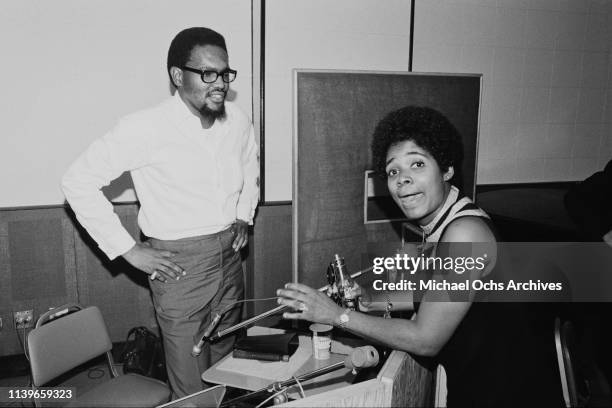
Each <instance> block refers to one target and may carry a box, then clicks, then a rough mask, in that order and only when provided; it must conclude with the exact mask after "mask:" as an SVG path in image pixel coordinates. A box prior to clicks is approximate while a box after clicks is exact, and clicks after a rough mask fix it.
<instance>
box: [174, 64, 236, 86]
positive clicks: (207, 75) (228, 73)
mask: <svg viewBox="0 0 612 408" xmlns="http://www.w3.org/2000/svg"><path fill="white" fill-rule="evenodd" d="M181 69H183V70H185V71H189V72H193V73H195V74H200V78H202V81H203V82H205V83H207V84H212V83H213V82H215V81H216V80H217V78H219V77H221V79H222V80H223V82H225V83H230V82H232V81H233V80H234V79H236V75H237V74H238V71H236V70H235V69H229V68H228V69H226V70H225V71H223V72H217V71H210V70H205V71H202V70H201V69H196V68H191V67H182V68H181Z"/></svg>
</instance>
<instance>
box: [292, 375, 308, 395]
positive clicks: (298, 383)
mask: <svg viewBox="0 0 612 408" xmlns="http://www.w3.org/2000/svg"><path fill="white" fill-rule="evenodd" d="M291 377H293V379H294V380H295V382H296V383H297V385H298V387H300V391H301V393H302V398H306V393H305V392H304V388H302V384H301V383H300V380H298V379H297V378H296V376H295V375H292V376H291Z"/></svg>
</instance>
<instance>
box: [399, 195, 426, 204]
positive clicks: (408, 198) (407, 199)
mask: <svg viewBox="0 0 612 408" xmlns="http://www.w3.org/2000/svg"><path fill="white" fill-rule="evenodd" d="M421 197H423V193H413V194H405V195H403V196H400V197H399V199H400V201H401V202H402V204H404V205H414V204H415V203H416V202H418V201H419V200H420V199H421Z"/></svg>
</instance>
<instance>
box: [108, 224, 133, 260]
mask: <svg viewBox="0 0 612 408" xmlns="http://www.w3.org/2000/svg"><path fill="white" fill-rule="evenodd" d="M135 244H136V240H135V239H134V238H132V236H131V235H130V234H129V233H128V232H127V231H122V233H121V234H120V235H117V236H115V237H113V239H112V240H110V241H109V242H106V243H104V244H102V243H101V244H100V245H99V246H100V249H101V250H102V251H104V253H105V254H106V256H108V259H110V260H111V261H112V260H113V259H115V258H117V257H118V256H121V255H123V254H125V253H126V252H127V251H129V250H130V249H132V247H133V246H134V245H135Z"/></svg>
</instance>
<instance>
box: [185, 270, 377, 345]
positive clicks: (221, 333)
mask: <svg viewBox="0 0 612 408" xmlns="http://www.w3.org/2000/svg"><path fill="white" fill-rule="evenodd" d="M372 269H373V267H372V266H371V267H369V268H366V269H363V270H361V271H357V272H355V273H354V274H352V275H350V276H351V279H354V278H357V277H358V276H361V275H363V274H364V273H366V272H369V271H371V270H372ZM328 288H329V285H325V286H323V287H321V288H319V289H318V291H319V292H324V291H326V290H327V289H328ZM285 308H287V306H285V305H280V306H277V307H275V308H274V309H271V310H268V311H267V312H263V313H261V314H259V315H257V316H254V317H251V318H250V319H247V320H245V321H243V322H240V323H238V324H235V325H233V326H231V327H228V328H227V329H225V330H220V331H218V332H217V333H215V334H214V335H213V336H210V337H209V335H210V333H211V332H212V331H213V330H214V326H216V325H217V324H218V323H219V321H220V320H221V316H222V315H223V314H224V313H225V311H222V312H221V313H220V314H217V315H216V316H215V319H214V320H213V324H212V325H211V326H213V327H212V328H209V329H208V330H206V332H205V333H204V335H203V336H202V338H201V339H200V341H199V342H198V344H196V345H194V346H193V350H192V352H191V355H192V356H194V357H195V356H198V355H200V353H201V352H202V346H203V345H204V343H206V342H207V341H208V342H212V341H216V340H218V339H220V338H221V337H223V336H225V335H227V334H230V333H233V332H235V331H236V330H239V329H241V328H243V327H245V326H248V325H249V324H251V323H255V322H257V321H259V320H261V319H264V318H266V317H268V316H271V315H273V314H276V313H278V312H280V311H282V310H283V309H285Z"/></svg>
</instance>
